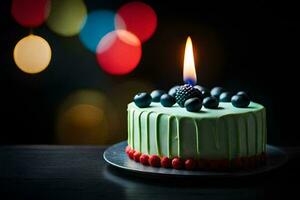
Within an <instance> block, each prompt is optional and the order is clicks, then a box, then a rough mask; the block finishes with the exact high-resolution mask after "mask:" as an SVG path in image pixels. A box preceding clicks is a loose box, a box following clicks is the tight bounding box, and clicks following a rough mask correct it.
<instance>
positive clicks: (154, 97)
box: [151, 90, 166, 102]
mask: <svg viewBox="0 0 300 200" xmlns="http://www.w3.org/2000/svg"><path fill="white" fill-rule="evenodd" d="M165 93H166V92H165V91H163V90H153V91H152V92H151V97H152V101H153V102H159V101H160V97H161V95H163V94H165Z"/></svg>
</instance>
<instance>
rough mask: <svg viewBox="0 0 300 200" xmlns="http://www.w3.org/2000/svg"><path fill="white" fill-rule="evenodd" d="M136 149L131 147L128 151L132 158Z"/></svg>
mask: <svg viewBox="0 0 300 200" xmlns="http://www.w3.org/2000/svg"><path fill="white" fill-rule="evenodd" d="M134 153H135V151H134V150H133V149H130V150H129V152H128V156H129V158H130V159H133V155H134Z"/></svg>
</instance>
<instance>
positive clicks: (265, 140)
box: [263, 109, 267, 152]
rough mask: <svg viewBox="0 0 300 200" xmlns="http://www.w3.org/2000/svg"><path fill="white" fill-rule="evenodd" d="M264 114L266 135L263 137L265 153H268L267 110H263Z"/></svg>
mask: <svg viewBox="0 0 300 200" xmlns="http://www.w3.org/2000/svg"><path fill="white" fill-rule="evenodd" d="M263 114H264V117H263V119H264V132H263V133H264V134H263V136H264V141H263V152H266V148H267V146H266V144H267V122H266V120H267V117H266V109H264V110H263Z"/></svg>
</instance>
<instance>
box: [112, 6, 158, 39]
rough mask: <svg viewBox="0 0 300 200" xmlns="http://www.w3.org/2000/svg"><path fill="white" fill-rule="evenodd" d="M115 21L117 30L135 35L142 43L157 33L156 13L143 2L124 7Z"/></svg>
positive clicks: (118, 12)
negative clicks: (124, 30)
mask: <svg viewBox="0 0 300 200" xmlns="http://www.w3.org/2000/svg"><path fill="white" fill-rule="evenodd" d="M117 16H118V17H116V19H115V24H116V28H117V29H124V24H125V28H126V30H127V31H129V32H132V33H133V34H135V35H136V36H137V37H138V38H139V39H140V40H141V42H145V41H147V40H148V39H149V38H150V37H151V36H152V35H153V33H154V32H155V30H156V26H157V16H156V13H155V11H154V10H153V9H152V8H151V7H150V6H149V5H147V4H145V3H142V2H130V3H127V4H125V5H123V6H122V7H121V8H120V9H119V10H118V11H117Z"/></svg>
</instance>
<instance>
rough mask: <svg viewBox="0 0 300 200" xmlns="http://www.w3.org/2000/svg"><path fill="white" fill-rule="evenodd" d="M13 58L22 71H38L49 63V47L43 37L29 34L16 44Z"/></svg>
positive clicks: (31, 72) (33, 72) (32, 72)
mask: <svg viewBox="0 0 300 200" xmlns="http://www.w3.org/2000/svg"><path fill="white" fill-rule="evenodd" d="M14 60H15V63H16V65H17V66H18V67H19V68H20V69H21V70H22V71H23V72H26V73H30V74H35V73H39V72H41V71H43V70H44V69H46V68H47V66H48V65H49V63H50V60H51V48H50V46H49V44H48V42H47V41H46V40H45V39H44V38H42V37H40V36H37V35H32V34H31V35H29V36H26V37H24V38H22V39H21V40H20V41H19V42H18V43H17V44H16V46H15V48H14Z"/></svg>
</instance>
